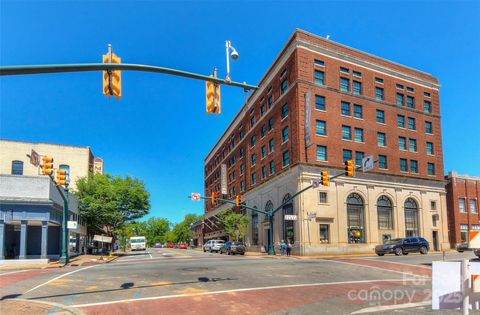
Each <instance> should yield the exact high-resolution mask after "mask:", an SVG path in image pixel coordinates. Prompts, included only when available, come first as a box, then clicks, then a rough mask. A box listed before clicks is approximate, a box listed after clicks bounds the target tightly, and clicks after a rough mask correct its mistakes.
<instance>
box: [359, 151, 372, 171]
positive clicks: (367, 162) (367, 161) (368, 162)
mask: <svg viewBox="0 0 480 315" xmlns="http://www.w3.org/2000/svg"><path fill="white" fill-rule="evenodd" d="M373 162H374V160H373V155H369V156H367V157H364V158H363V159H362V171H363V172H368V171H371V170H373Z"/></svg>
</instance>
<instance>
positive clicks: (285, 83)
mask: <svg viewBox="0 0 480 315" xmlns="http://www.w3.org/2000/svg"><path fill="white" fill-rule="evenodd" d="M287 87H288V80H287V79H285V80H283V81H282V84H281V85H280V93H281V94H283V93H285V91H286V90H287Z"/></svg>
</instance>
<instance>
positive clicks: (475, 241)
mask: <svg viewBox="0 0 480 315" xmlns="http://www.w3.org/2000/svg"><path fill="white" fill-rule="evenodd" d="M468 248H480V231H470V242H468Z"/></svg>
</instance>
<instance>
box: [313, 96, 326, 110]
mask: <svg viewBox="0 0 480 315" xmlns="http://www.w3.org/2000/svg"><path fill="white" fill-rule="evenodd" d="M315 109H317V110H325V96H321V95H315Z"/></svg>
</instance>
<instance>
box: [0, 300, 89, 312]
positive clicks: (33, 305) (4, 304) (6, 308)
mask: <svg viewBox="0 0 480 315" xmlns="http://www.w3.org/2000/svg"><path fill="white" fill-rule="evenodd" d="M0 311H1V313H2V315H3V314H4V315H10V314H11V315H13V314H35V315H43V314H56V315H83V314H85V313H84V312H83V311H81V310H79V309H76V308H72V307H69V306H66V305H63V304H58V303H51V302H39V301H31V300H25V299H11V300H9V299H7V300H3V301H1V302H0Z"/></svg>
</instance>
